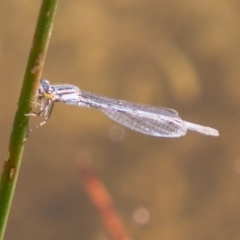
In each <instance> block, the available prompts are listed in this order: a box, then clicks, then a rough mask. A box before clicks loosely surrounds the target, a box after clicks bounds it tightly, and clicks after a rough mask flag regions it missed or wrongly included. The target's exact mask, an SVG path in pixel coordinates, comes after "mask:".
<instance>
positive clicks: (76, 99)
mask: <svg viewBox="0 0 240 240" xmlns="http://www.w3.org/2000/svg"><path fill="white" fill-rule="evenodd" d="M37 98H38V100H39V102H38V103H35V104H36V105H38V106H39V109H40V110H39V111H38V112H32V113H29V114H26V115H27V116H40V117H43V118H44V121H43V122H41V123H40V124H39V125H37V127H36V128H38V127H41V126H42V125H44V124H45V123H46V122H47V121H48V119H49V118H50V116H51V113H52V110H53V106H54V103H56V102H63V103H66V104H71V105H76V106H79V107H94V108H98V109H99V110H101V111H102V112H103V113H105V114H106V115H107V116H108V117H109V118H111V119H113V120H114V121H116V122H118V123H120V124H122V125H123V126H125V127H128V128H130V129H132V130H135V131H137V132H140V133H144V134H148V135H152V136H156V137H181V136H184V135H185V134H186V133H187V130H192V131H196V132H198V133H201V134H205V135H211V136H218V135H219V133H218V131H217V130H216V129H213V128H210V127H205V126H201V125H198V124H194V123H190V122H187V121H184V120H182V119H181V118H180V117H179V116H178V112H177V111H175V110H173V109H169V108H163V107H153V106H149V105H142V104H136V103H131V102H127V101H122V100H116V99H112V98H107V97H103V96H100V95H97V94H94V93H89V92H84V91H82V90H80V89H79V88H78V87H76V86H74V85H68V84H65V85H55V84H54V85H51V84H50V82H49V81H48V80H46V79H42V80H41V81H40V86H39V88H38V90H37Z"/></svg>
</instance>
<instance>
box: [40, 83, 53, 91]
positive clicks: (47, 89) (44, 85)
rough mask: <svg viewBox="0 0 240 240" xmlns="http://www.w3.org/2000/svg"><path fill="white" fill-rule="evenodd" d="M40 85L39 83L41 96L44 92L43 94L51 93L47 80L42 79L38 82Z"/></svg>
mask: <svg viewBox="0 0 240 240" xmlns="http://www.w3.org/2000/svg"><path fill="white" fill-rule="evenodd" d="M40 83H41V87H42V94H43V92H45V93H52V90H51V89H50V88H51V87H50V83H49V81H48V80H46V79H42V80H41V81H40Z"/></svg>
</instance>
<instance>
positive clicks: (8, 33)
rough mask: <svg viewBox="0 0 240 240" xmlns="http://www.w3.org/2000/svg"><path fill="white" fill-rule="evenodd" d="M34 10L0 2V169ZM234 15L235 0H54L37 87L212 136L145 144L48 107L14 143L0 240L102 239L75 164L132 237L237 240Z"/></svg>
mask: <svg viewBox="0 0 240 240" xmlns="http://www.w3.org/2000/svg"><path fill="white" fill-rule="evenodd" d="M40 4H41V1H30V0H25V1H24V0H22V1H19V0H16V1H1V3H0V24H1V28H0V46H1V48H0V82H1V87H0V109H1V114H0V129H1V134H0V142H1V144H0V153H1V158H0V159H1V161H0V163H1V168H2V165H3V161H4V158H5V154H6V151H7V147H8V141H9V135H10V132H11V128H12V123H13V117H14V114H15V111H16V107H17V100H18V97H19V92H20V88H21V84H22V80H23V75H24V71H25V67H26V63H27V58H28V54H29V51H30V47H31V42H32V38H33V32H34V28H35V24H36V20H37V16H38V12H39V7H40ZM239 13H240V3H239V1H237V0H219V1H216V0H211V1H206V0H201V1H200V0H197V1H183V0H181V1H173V0H172V1H166V0H159V1H157V0H141V1H135V0H133V1H126V0H122V1H108V0H105V1H96V0H89V1H77V0H72V1H60V4H59V8H58V11H57V15H56V21H55V24H54V28H53V33H52V38H51V43H50V46H49V51H48V55H47V59H46V65H45V67H44V72H43V77H44V78H47V79H49V80H50V81H51V82H52V83H60V84H63V83H71V84H75V85H77V86H79V87H80V88H82V89H83V90H86V91H91V92H95V93H98V94H101V95H105V96H109V97H113V98H117V99H124V100H128V101H133V102H138V103H145V104H151V105H157V106H164V107H170V108H173V109H176V110H178V111H179V112H180V116H181V117H182V118H183V119H184V120H188V121H190V122H195V123H199V124H202V125H206V126H211V127H214V128H216V129H218V130H219V132H220V137H218V138H214V137H206V136H203V135H200V134H197V133H192V132H191V133H188V134H187V135H186V136H185V137H183V138H176V139H166V138H154V137H150V136H146V135H142V134H139V133H136V132H133V131H131V130H128V129H125V128H122V127H120V126H119V125H117V124H115V123H114V122H112V121H111V120H109V119H108V118H107V117H105V116H104V115H103V114H102V113H100V112H99V111H97V110H94V109H91V110H90V109H81V108H77V107H74V106H66V105H63V104H58V105H56V106H55V109H54V112H53V114H52V117H51V119H50V120H49V122H48V123H47V125H45V126H44V127H42V128H41V129H39V130H37V131H35V132H33V133H32V134H31V135H30V138H29V139H28V141H27V143H26V147H25V152H24V156H23V163H22V167H21V171H20V176H19V182H18V185H17V189H16V193H15V196H14V201H13V207H12V210H11V214H10V220H9V224H8V227H7V233H6V239H11V240H15V239H17V240H22V239H24V240H25V239H34V240H38V239H45V240H52V239H61V240H63V239H71V240H75V239H86V240H87V239H89V240H103V239H107V237H106V236H105V232H104V230H103V227H102V225H101V221H100V219H99V217H98V214H97V212H96V210H95V208H94V207H93V205H92V204H91V202H90V201H89V198H88V196H87V194H86V192H85V190H84V187H83V185H82V182H81V178H80V176H79V169H78V166H79V159H80V158H81V157H80V156H82V155H84V156H85V155H86V156H88V158H89V159H91V161H92V165H93V167H94V169H95V170H96V172H97V173H98V175H99V176H100V178H101V179H102V181H103V183H105V184H106V187H107V188H108V190H109V193H110V194H111V196H112V198H113V201H114V204H115V207H116V208H117V209H118V211H119V213H120V215H121V216H122V218H123V221H124V224H125V226H126V227H127V229H128V231H129V234H130V235H131V236H132V238H133V239H138V240H143V239H148V240H150V239H151V240H155V239H156V240H159V239H161V240H163V239H164V240H165V239H167V240H183V239H184V240H192V239H194V240H215V239H216V240H227V239H228V240H229V239H231V240H235V239H236V240H237V239H240V228H239V222H240V187H239V186H240V148H239V142H240V131H239V130H240V124H239V120H240V104H239V99H240V91H239V88H240V82H239V77H240V61H239V57H240V47H239V43H240V31H239V29H240V14H239ZM38 121H39V120H38V119H33V121H32V122H31V125H32V126H34V125H35V124H36V123H37V122H38ZM139 214H140V215H139ZM136 216H140V217H136ZM141 216H142V217H141Z"/></svg>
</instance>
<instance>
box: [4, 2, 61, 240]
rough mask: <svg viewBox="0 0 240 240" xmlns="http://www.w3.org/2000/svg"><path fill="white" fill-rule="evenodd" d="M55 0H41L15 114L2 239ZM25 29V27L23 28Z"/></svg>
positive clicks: (47, 39) (7, 174) (45, 48)
mask: <svg viewBox="0 0 240 240" xmlns="http://www.w3.org/2000/svg"><path fill="white" fill-rule="evenodd" d="M57 3H58V0H43V1H42V5H41V9H40V13H39V17H38V21H37V26H36V30H35V34H34V39H33V43H32V48H31V51H30V54H29V59H28V64H27V68H26V72H25V76H24V81H23V85H22V90H21V94H20V97H19V101H18V109H17V112H16V115H15V119H14V123H13V129H12V133H11V137H10V142H9V149H8V153H7V156H6V159H5V161H4V166H3V172H2V176H1V182H0V240H2V239H3V237H4V233H5V229H6V225H7V219H8V216H9V212H10V207H11V203H12V198H13V194H14V189H15V186H16V183H17V177H18V173H19V169H20V164H21V159H22V154H23V150H24V143H25V139H26V134H27V131H28V123H29V118H28V117H26V116H25V114H26V113H29V112H30V111H31V102H32V100H33V99H34V97H35V93H36V89H37V86H38V80H39V78H40V76H41V73H42V69H43V65H44V60H45V56H46V52H47V47H48V44H49V40H50V36H51V31H52V26H53V21H54V17H55V12H56V8H57ZM23 30H24V27H23Z"/></svg>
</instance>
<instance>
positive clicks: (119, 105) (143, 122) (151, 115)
mask: <svg viewBox="0 0 240 240" xmlns="http://www.w3.org/2000/svg"><path fill="white" fill-rule="evenodd" d="M81 97H82V98H81V103H80V104H81V105H82V104H84V106H89V107H95V108H98V109H100V110H101V111H102V112H103V113H105V114H106V115H107V116H108V117H109V118H111V119H112V120H114V121H116V122H118V123H120V124H121V125H123V126H125V127H128V128H130V129H132V130H135V131H137V132H141V133H144V134H148V135H152V136H157V137H180V136H183V135H185V134H186V132H187V128H186V126H185V122H184V121H183V120H182V119H181V118H180V117H179V116H178V113H177V112H176V111H175V110H172V109H168V108H161V107H153V106H148V105H142V104H135V103H130V102H126V101H120V100H116V99H112V98H107V97H103V96H99V95H96V94H92V93H88V92H81Z"/></svg>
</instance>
